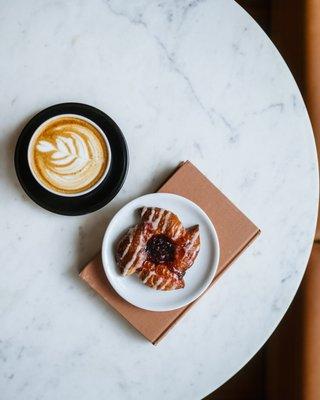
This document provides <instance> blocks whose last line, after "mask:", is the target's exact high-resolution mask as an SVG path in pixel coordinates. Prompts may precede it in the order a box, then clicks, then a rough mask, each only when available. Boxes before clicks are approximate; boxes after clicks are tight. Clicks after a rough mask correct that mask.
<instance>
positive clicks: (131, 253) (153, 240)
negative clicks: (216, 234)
mask: <svg viewBox="0 0 320 400" xmlns="http://www.w3.org/2000/svg"><path fill="white" fill-rule="evenodd" d="M199 250H200V232H199V226H198V225H196V226H194V227H192V228H188V229H185V228H184V227H183V225H182V223H181V221H180V220H179V218H178V217H177V216H176V215H175V214H174V213H172V212H171V211H168V210H164V209H162V208H158V207H149V208H147V207H144V208H142V209H141V214H140V223H139V224H137V225H136V226H134V227H133V228H130V229H129V231H128V232H127V233H126V234H125V235H124V236H123V237H122V238H121V239H120V241H119V243H118V246H117V250H116V261H117V264H118V266H119V268H120V271H121V273H122V274H123V275H124V276H126V275H131V274H134V273H137V274H138V276H139V278H140V279H141V281H142V282H143V283H144V284H145V285H148V286H150V287H152V288H154V289H158V290H174V289H180V288H183V287H184V285H185V283H184V279H183V277H184V275H185V273H186V270H187V269H188V268H190V267H191V266H192V264H193V263H194V260H195V259H196V257H197V255H198V253H199Z"/></svg>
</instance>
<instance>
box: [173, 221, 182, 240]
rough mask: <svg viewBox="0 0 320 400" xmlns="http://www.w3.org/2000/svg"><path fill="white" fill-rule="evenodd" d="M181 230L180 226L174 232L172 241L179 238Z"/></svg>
mask: <svg viewBox="0 0 320 400" xmlns="http://www.w3.org/2000/svg"><path fill="white" fill-rule="evenodd" d="M181 229H182V227H181V225H180V226H179V228H178V229H177V230H176V233H175V234H174V236H173V238H172V239H173V240H176V239H178V237H179V235H180V233H181Z"/></svg>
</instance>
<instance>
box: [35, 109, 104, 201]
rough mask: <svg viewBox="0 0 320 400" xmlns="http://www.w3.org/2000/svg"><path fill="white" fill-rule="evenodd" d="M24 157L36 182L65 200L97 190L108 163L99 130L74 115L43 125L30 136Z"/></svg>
mask: <svg viewBox="0 0 320 400" xmlns="http://www.w3.org/2000/svg"><path fill="white" fill-rule="evenodd" d="M27 154H28V164H29V167H30V170H31V173H32V175H33V177H34V178H35V180H36V181H37V182H38V183H39V184H40V185H41V186H42V187H43V188H44V189H46V190H47V191H49V192H51V193H53V194H55V195H59V196H64V197H76V196H81V195H84V194H87V193H89V192H91V191H92V190H94V189H95V188H97V187H98V186H99V185H100V184H101V182H102V181H103V180H104V179H105V177H106V175H107V174H108V171H109V169H110V164H111V149H110V144H109V142H108V139H107V137H106V135H105V134H104V132H103V131H102V129H101V128H100V127H99V126H98V125H97V124H96V123H94V122H93V121H91V120H90V119H88V118H86V117H83V116H81V115H77V114H60V115H56V116H54V117H52V118H49V119H47V120H46V121H45V122H43V123H42V124H41V125H40V126H39V127H38V128H37V129H36V130H35V132H34V133H33V135H32V137H31V139H30V142H29V146H28V153H27Z"/></svg>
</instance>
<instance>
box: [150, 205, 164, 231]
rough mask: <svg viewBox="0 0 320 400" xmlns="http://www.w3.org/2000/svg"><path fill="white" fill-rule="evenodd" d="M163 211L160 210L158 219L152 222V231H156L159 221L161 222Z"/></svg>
mask: <svg viewBox="0 0 320 400" xmlns="http://www.w3.org/2000/svg"><path fill="white" fill-rule="evenodd" d="M164 211H165V210H163V209H161V210H160V211H159V215H158V217H157V218H156V219H155V220H154V221H153V222H152V229H154V230H156V229H157V228H158V226H159V222H160V220H161V218H162V216H163V213H164Z"/></svg>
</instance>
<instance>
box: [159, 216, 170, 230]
mask: <svg viewBox="0 0 320 400" xmlns="http://www.w3.org/2000/svg"><path fill="white" fill-rule="evenodd" d="M170 216H171V212H170V211H168V212H167V215H166V216H165V219H164V222H163V225H162V230H161V231H162V233H164V232H165V231H166V229H167V226H168V222H169V218H170Z"/></svg>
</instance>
